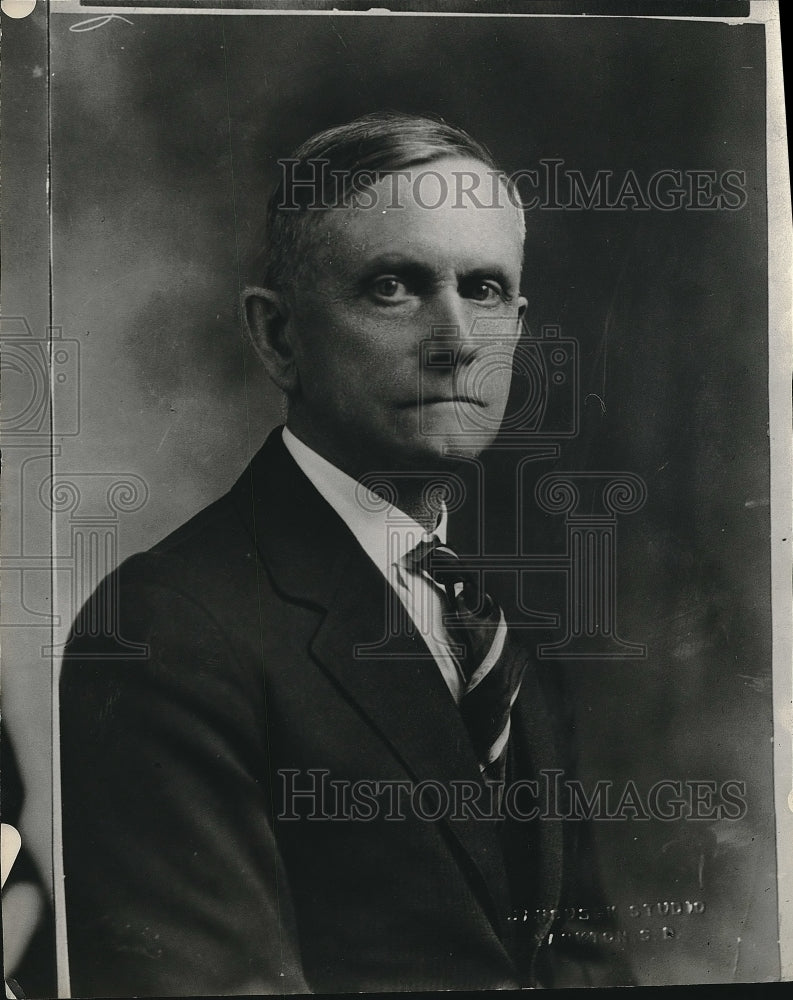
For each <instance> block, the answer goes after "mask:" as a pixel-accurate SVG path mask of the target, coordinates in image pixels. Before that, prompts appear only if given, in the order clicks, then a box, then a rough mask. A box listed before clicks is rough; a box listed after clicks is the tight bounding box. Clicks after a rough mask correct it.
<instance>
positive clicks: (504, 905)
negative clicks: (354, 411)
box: [61, 431, 622, 996]
mask: <svg viewBox="0 0 793 1000" xmlns="http://www.w3.org/2000/svg"><path fill="white" fill-rule="evenodd" d="M388 596H389V589H388V586H387V584H386V582H385V580H384V579H383V577H382V575H381V574H380V573H379V571H378V570H377V569H376V567H375V566H374V565H373V564H372V563H371V561H370V560H369V559H368V558H367V557H366V555H365V554H364V552H363V550H362V549H361V548H360V546H359V545H358V543H357V542H356V541H355V539H354V538H353V536H352V535H351V533H350V532H349V530H348V529H347V528H346V526H345V525H344V524H343V522H342V521H341V520H340V519H339V518H338V517H337V515H336V514H335V513H334V512H333V511H332V509H331V508H330V507H329V506H328V505H327V504H326V503H325V501H324V500H323V499H322V498H321V497H320V496H319V495H318V493H317V492H316V490H315V489H314V488H313V487H312V486H311V484H310V483H309V482H308V480H307V479H306V478H305V477H304V475H303V474H302V473H301V472H300V470H299V469H298V468H297V466H296V465H295V463H294V462H293V460H292V459H291V457H290V456H289V454H288V452H287V451H286V449H285V447H284V445H283V443H282V441H281V437H280V431H277V432H274V434H273V435H272V436H271V437H270V439H269V440H268V442H267V443H266V445H265V446H264V448H263V449H262V450H261V451H260V452H259V454H258V455H257V456H256V458H255V459H254V460H253V462H252V463H251V465H250V466H249V468H248V469H247V470H246V472H245V473H244V474H243V476H242V477H241V478H240V479H239V481H238V482H237V483H236V485H235V486H234V487H233V489H232V490H231V491H230V492H229V493H228V494H227V495H226V496H224V497H222V498H221V499H220V500H218V501H217V502H216V503H214V504H212V505H211V506H210V507H208V508H207V509H206V510H204V511H202V512H201V513H200V514H198V515H197V516H196V517H195V518H193V519H192V520H191V521H190V522H189V523H188V524H186V525H185V526H184V527H182V528H181V529H179V530H178V531H176V532H175V533H174V534H172V535H171V536H170V537H169V538H167V539H166V540H165V541H163V542H161V543H160V544H159V545H157V546H155V548H154V549H152V550H151V551H150V552H148V553H145V554H143V555H138V556H134V557H133V558H131V559H129V560H127V561H126V562H125V563H124V564H123V565H122V566H121V567H120V568H119V569H118V570H117V571H116V572H115V573H113V574H111V575H110V576H109V577H108V578H107V579H106V580H105V582H104V583H103V584H102V585H101V586H100V588H99V589H98V591H97V593H96V594H95V595H94V596H93V598H92V599H91V600H90V601H89V603H88V605H87V606H86V608H85V609H84V610H83V612H82V615H81V617H80V618H79V619H78V621H77V623H76V625H75V628H74V629H73V634H72V637H71V639H70V642H69V645H68V647H67V653H66V657H65V661H64V667H63V673H62V678H61V734H62V791H63V837H64V863H65V872H66V908H67V920H68V934H69V955H70V962H71V973H72V992H73V995H74V996H91V995H94V996H95V995H102V996H129V995H132V994H139V995H144V996H145V995H168V994H181V995H187V994H211V993H256V992H262V993H271V992H279V993H280V992H301V991H307V990H311V991H315V992H336V991H358V990H406V989H413V990H418V989H434V988H450V989H455V988H456V989H475V988H488V987H508V986H515V985H518V984H525V983H529V982H534V981H535V979H536V977H537V976H541V975H545V976H550V975H551V974H552V973H551V971H550V970H551V969H552V968H553V967H556V968H557V973H556V974H557V975H559V972H558V969H559V968H561V966H562V965H564V964H565V963H564V962H563V961H562V959H561V958H559V957H558V956H557V955H556V952H555V950H554V947H553V946H551V947H550V948H549V947H548V946H547V944H546V945H543V944H542V942H543V941H546V940H547V937H548V932H549V930H550V927H551V920H552V918H553V913H548V912H544V913H543V912H540V913H539V915H537V912H536V911H543V910H545V911H548V910H553V909H554V908H556V907H558V904H559V900H560V894H562V893H563V892H565V891H566V892H567V893H568V895H569V894H570V893H573V896H572V897H570V898H574V900H575V902H576V903H577V902H578V901H580V902H581V903H586V902H588V900H589V897H590V896H591V894H592V892H593V891H594V890H593V888H592V887H593V885H594V881H593V879H592V874H593V868H592V866H591V858H589V857H588V855H587V854H586V851H585V850H584V848H583V847H581V845H580V833H581V829H580V824H575V823H569V824H565V823H562V822H559V821H543V822H534V823H527V824H507V825H506V826H507V828H506V829H505V826H504V824H498V823H496V822H494V821H490V820H482V819H477V818H476V817H475V816H469V817H468V818H462V819H455V818H451V817H449V816H445V817H442V818H441V819H439V820H437V821H429V820H427V819H426V818H420V817H418V816H416V815H413V814H412V813H411V810H410V809H408V810H406V812H405V814H404V818H402V819H387V818H385V816H384V815H383V810H382V809H381V810H380V811H379V813H377V814H376V815H374V816H373V817H372V818H370V819H360V818H359V819H350V818H344V815H343V814H338V810H337V809H336V808H335V806H334V804H333V803H330V802H326V803H325V805H324V809H323V807H322V806H320V808H319V809H318V810H317V813H318V818H314V819H311V818H307V817H306V816H305V814H306V813H308V812H310V811H311V807H312V803H311V802H310V801H309V800H307V799H303V800H300V808H299V809H298V812H300V811H302V813H303V814H304V815H303V817H302V818H299V819H287V818H283V814H284V812H288V811H289V809H288V808H286V807H288V806H289V805H290V803H285V801H284V789H285V779H284V775H283V773H282V772H283V771H284V770H286V771H289V772H290V773H291V775H292V777H291V778H289V779H288V780H291V781H293V782H294V784H295V787H300V788H306V787H309V786H310V784H311V782H312V781H314V780H317V781H319V774H318V772H322V771H324V772H327V774H326V778H327V779H329V780H336V781H348V782H355V781H370V782H374V781H379V782H398V781H403V782H404V781H408V782H413V783H416V782H419V781H422V780H426V779H431V780H433V781H436V782H437V781H440V782H443V783H444V784H446V783H449V782H452V781H455V780H458V781H465V782H476V781H478V780H479V779H478V767H477V762H476V760H475V757H474V754H473V751H472V749H471V747H470V743H469V740H468V738H467V735H466V732H465V730H464V728H463V725H462V722H461V720H460V717H459V713H458V711H457V708H456V706H455V704H454V702H453V700H452V698H451V696H450V694H449V691H448V689H447V687H446V685H445V683H444V681H443V679H442V677H441V674H440V672H439V670H438V668H437V666H436V664H435V662H434V661H433V660H432V658H431V656H430V655H429V653H428V651H427V649H426V646H425V645H424V643H423V641H422V640H421V639H419V638H416V637H415V635H414V636H412V637H411V636H409V635H407V634H406V633H403V634H400V635H392V636H390V637H389V638H387V639H386V641H385V642H382V641H381V640H383V639H384V637H386V634H387V629H386V606H387V601H388ZM114 607H117V608H118V609H119V611H118V616H117V617H118V627H117V628H116V629H115V633H116V634H115V635H108V634H107V633H108V632H109V631H112V630H110V629H108V622H109V621H112V620H113V619H114V614H115V613H114V612H113V610H112V609H113V608H114ZM134 644H139V645H142V646H145V650H144V651H145V655H140V654H141V649H136V648H134ZM367 644H370V645H372V646H374V647H375V648H374V649H370V650H369V651H365V650H364V651H362V650H361V649H356V647H360V646H366V645H367ZM384 654H385V655H384ZM561 704H562V701H560V699H559V697H558V693H557V692H555V691H554V683H553V677H552V676H550V675H549V677H546V676H545V675H544V674H543V672H542V671H541V670H540V669H539V667H535V666H533V667H531V668H530V669H529V670H528V671H527V673H526V676H525V679H524V681H523V685H522V688H521V694H520V698H519V701H518V703H517V705H516V709H515V716H514V727H515V731H514V737H513V741H512V743H513V754H512V761H511V764H510V768H511V774H512V776H513V777H515V776H521V775H523V776H526V775H530V774H534V773H536V772H537V771H538V770H539V769H542V768H548V769H553V768H556V767H566V764H565V763H564V761H565V754H564V753H563V752H562V751H563V746H564V744H565V743H566V742H567V741H568V739H569V733H567V732H566V729H565V727H566V726H567V725H568V724H567V723H566V722H565V721H564V720H563V719H560V717H559V715H558V709H559V706H560V705H561ZM294 772H297V774H295V773H294ZM311 772H314V774H313V776H312V774H311ZM334 812H336V813H337V815H335V816H334V818H323V813H324V814H325V815H327V814H328V813H334ZM582 872H583V879H582V878H581V877H580V875H581V873H582ZM573 876H574V877H573ZM576 893H578V895H577V896H576V895H575V894H576ZM516 913H518V914H521V915H520V916H519V918H518V919H516V918H515V914H516ZM526 913H528V914H529V916H528V917H526V916H525V914H526ZM559 937H560V936H559V935H557V938H559ZM561 954H562V951H561V950H560V951H559V955H560V956H561ZM574 959H575V968H576V973H575V976H577V977H578V978H579V980H580V977H581V975H582V974H583V975H584V977H586V976H589V975H591V974H592V972H591V970H593V969H596V968H597V967H598V964H600V967H601V968H605V969H607V970H613V968H614V966H613V965H605V966H604V965H603V961H602V960H603V952H602V950H601V949H599V948H595V949H591V953H584V951H582V950H581V949H578V950H577V951H576V953H575V955H574ZM568 967H569V963H568ZM582 969H583V970H585V971H584V972H583V973H582V972H581V970H582ZM543 970H545V971H543ZM564 975H565V976H566V975H567V973H565V974H564ZM621 975H622V973H618V974H614V973H613V971H611V972H610V971H606V973H605V976H604V977H602V978H605V980H606V981H611V980H612V978H620V976H621ZM581 981H585V980H581Z"/></svg>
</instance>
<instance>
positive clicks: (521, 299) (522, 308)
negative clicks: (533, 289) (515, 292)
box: [518, 295, 529, 319]
mask: <svg viewBox="0 0 793 1000" xmlns="http://www.w3.org/2000/svg"><path fill="white" fill-rule="evenodd" d="M528 304H529V300H528V299H527V298H526V297H525V295H519V296H518V319H523V314H524V313H525V312H526V306H527V305H528Z"/></svg>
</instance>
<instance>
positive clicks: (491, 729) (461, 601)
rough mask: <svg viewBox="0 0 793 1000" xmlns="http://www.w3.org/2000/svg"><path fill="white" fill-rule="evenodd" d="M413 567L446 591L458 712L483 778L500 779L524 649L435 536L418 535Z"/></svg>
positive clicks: (495, 607)
mask: <svg viewBox="0 0 793 1000" xmlns="http://www.w3.org/2000/svg"><path fill="white" fill-rule="evenodd" d="M405 562H406V565H407V566H408V568H409V569H411V570H412V571H413V572H414V573H424V574H426V575H427V576H428V577H429V578H430V579H431V580H432V581H433V582H434V583H436V584H437V585H438V586H439V587H441V588H442V589H443V591H444V593H445V595H446V603H447V614H445V615H444V624H445V625H446V629H447V631H448V633H449V637H450V638H451V639H452V640H453V641H454V642H455V643H457V644H458V645H459V646H460V647H462V651H463V655H462V656H461V657H460V658H459V663H460V667H461V669H462V673H463V677H464V679H465V687H464V689H463V694H462V698H461V700H460V714H461V715H462V717H463V722H464V723H465V727H466V729H467V730H468V733H469V736H470V737H471V742H472V743H473V746H474V750H475V751H476V756H477V759H478V760H479V768H480V771H481V773H482V777H483V779H484V780H485V781H486V782H488V783H494V784H498V785H503V782H504V776H505V770H506V759H507V746H508V743H509V734H510V711H511V709H512V706H513V705H514V704H515V700H516V698H517V697H518V691H519V690H520V682H521V679H522V677H523V671H524V669H525V667H526V663H527V662H528V654H527V653H526V651H525V650H522V649H520V647H519V646H518V644H517V643H516V642H515V641H514V639H513V638H512V637H511V636H510V634H509V630H508V628H507V623H506V620H505V618H504V612H503V611H502V610H501V608H500V607H499V606H498V604H497V603H496V602H495V601H494V600H493V599H492V598H491V597H490V595H489V594H485V593H483V592H482V591H481V589H480V587H479V580H478V576H477V574H476V573H473V572H469V571H466V570H465V569H463V568H462V566H461V563H460V560H459V558H458V556H457V555H456V554H455V553H454V552H453V551H452V549H450V548H448V547H447V546H445V545H442V544H441V543H440V542H439V541H438V539H437V538H436V537H433V539H432V540H431V541H421V542H419V544H418V545H417V546H416V548H414V549H412V550H411V551H410V552H409V553H408V554H407V555H406V556H405Z"/></svg>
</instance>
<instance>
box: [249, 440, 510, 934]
mask: <svg viewBox="0 0 793 1000" xmlns="http://www.w3.org/2000/svg"><path fill="white" fill-rule="evenodd" d="M276 435H277V438H276ZM233 492H234V493H235V498H236V503H237V507H238V509H239V510H240V513H241V515H242V516H243V518H244V519H245V520H246V521H247V523H248V524H249V527H250V529H251V531H252V533H253V535H254V538H255V539H256V544H257V547H258V548H259V551H260V553H261V555H262V557H263V559H264V562H265V565H266V566H267V568H268V570H269V572H270V574H271V576H272V580H273V584H274V586H275V587H276V588H277V589H278V590H279V591H280V592H281V593H282V595H284V596H286V597H288V598H290V599H292V600H295V601H299V602H308V603H311V604H313V605H316V606H317V607H319V608H321V609H323V610H325V611H326V614H325V616H324V619H323V621H322V624H321V625H320V627H319V629H318V631H317V633H316V635H315V636H314V639H313V641H312V644H311V652H312V655H313V656H314V658H315V659H316V660H317V662H318V663H319V665H320V666H321V667H322V669H324V670H325V671H327V672H328V673H329V674H330V675H331V676H333V678H334V679H335V681H336V682H337V684H339V685H340V687H341V688H342V689H343V691H344V692H345V694H346V696H347V697H348V698H349V699H350V700H351V701H352V702H353V703H354V704H355V705H356V707H357V708H358V709H359V711H360V712H361V713H362V714H363V715H364V716H365V717H366V719H367V720H368V721H369V723H370V724H371V726H372V727H373V729H374V730H375V731H376V732H377V733H378V734H379V736H380V737H381V739H382V740H383V741H384V743H386V744H387V745H388V747H389V748H390V750H391V752H392V753H393V755H394V756H395V757H396V758H397V759H398V760H399V761H400V763H401V764H402V766H403V767H404V768H405V770H406V771H407V772H408V774H410V776H411V777H412V778H413V779H414V780H415V782H416V783H418V782H420V781H432V782H439V783H441V784H442V785H443V786H445V788H446V789H448V790H451V787H452V786H451V785H450V782H452V781H455V782H468V783H473V784H475V785H479V784H480V777H479V766H478V763H477V761H476V758H475V755H474V752H473V749H472V748H471V744H470V740H469V739H468V735H467V733H466V731H465V728H464V726H463V723H462V720H461V718H460V714H459V711H458V709H457V706H456V705H455V703H454V700H453V699H452V696H451V694H450V692H449V690H448V688H447V686H446V683H445V681H444V680H443V678H442V676H441V673H440V671H439V669H438V666H437V664H436V662H435V660H434V659H433V657H432V655H431V654H430V652H429V650H428V648H427V646H426V644H425V643H424V641H423V639H421V637H420V636H418V635H416V633H415V632H414V631H413V630H412V629H411V628H410V627H406V626H409V624H410V623H409V620H407V614H406V612H405V611H404V608H403V605H402V603H401V602H400V601H399V599H398V598H397V597H396V595H395V594H393V592H392V590H391V588H390V587H389V586H388V584H387V583H386V581H385V579H384V578H383V576H382V574H381V573H380V572H379V570H378V569H377V568H376V567H375V566H374V564H373V563H372V562H371V560H370V559H369V558H368V556H366V554H365V553H364V552H363V550H362V549H361V547H360V545H359V544H358V543H357V541H356V540H355V538H354V537H353V535H352V534H351V532H350V531H349V529H348V528H347V527H346V525H344V523H343V522H342V521H341V519H340V518H339V517H338V516H337V515H336V513H335V512H334V511H333V510H332V508H331V507H330V506H329V505H328V504H327V503H326V502H325V501H324V500H323V499H322V497H320V495H319V494H318V493H317V491H316V490H315V489H314V487H313V486H312V485H311V483H310V482H309V481H308V480H307V479H306V477H305V476H304V475H303V474H302V472H301V471H300V470H299V469H298V467H297V465H296V464H295V463H294V461H293V460H292V458H291V456H290V455H289V454H288V452H287V451H286V448H285V447H284V445H283V443H282V441H281V439H280V431H276V432H273V434H272V435H271V436H270V438H269V439H268V441H267V443H266V444H265V446H264V448H263V449H262V451H261V452H259V454H258V455H257V456H256V458H255V459H254V461H253V463H252V464H251V466H250V467H249V470H247V472H246V474H244V475H243V477H242V478H241V479H240V480H239V481H238V483H237V485H236V486H235V488H234V491H233ZM389 601H390V602H391V609H392V610H389V605H388V604H387V602H389ZM440 822H441V823H442V825H443V828H444V829H445V831H446V834H447V836H449V837H450V838H451V839H452V841H453V842H454V843H455V844H456V845H457V848H458V849H457V851H456V852H455V853H456V855H457V856H458V860H459V861H460V862H461V863H462V865H463V867H464V869H465V870H466V871H467V873H468V876H469V879H470V880H471V882H472V884H473V885H474V888H475V889H476V890H477V892H478V895H479V896H480V899H482V902H483V903H484V904H485V906H486V909H487V911H488V912H489V913H490V916H491V920H492V921H493V922H494V925H495V926H496V927H497V929H498V930H499V931H501V930H503V925H502V923H501V921H502V920H503V915H504V914H505V913H506V912H507V911H508V907H509V890H508V884H507V878H506V872H505V868H504V861H503V856H502V852H501V849H500V845H499V841H498V837H497V832H496V828H495V823H494V822H493V821H490V820H481V819H477V818H476V817H474V816H469V817H468V818H466V819H460V820H452V819H450V818H449V817H444V818H443V819H442V820H441V821H440ZM460 849H461V850H462V854H461V852H460Z"/></svg>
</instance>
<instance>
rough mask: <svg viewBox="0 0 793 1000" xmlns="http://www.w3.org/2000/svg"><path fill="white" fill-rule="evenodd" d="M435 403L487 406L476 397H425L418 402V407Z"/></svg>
mask: <svg viewBox="0 0 793 1000" xmlns="http://www.w3.org/2000/svg"><path fill="white" fill-rule="evenodd" d="M436 403H454V404H457V405H459V404H460V403H469V404H470V405H472V406H482V407H484V406H486V405H487V404H486V403H485V402H484V401H483V400H481V399H478V398H477V397H476V396H425V397H424V398H423V399H420V400H419V402H418V405H419V406H431V405H434V404H436Z"/></svg>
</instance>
